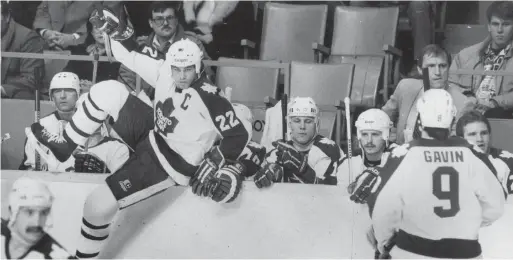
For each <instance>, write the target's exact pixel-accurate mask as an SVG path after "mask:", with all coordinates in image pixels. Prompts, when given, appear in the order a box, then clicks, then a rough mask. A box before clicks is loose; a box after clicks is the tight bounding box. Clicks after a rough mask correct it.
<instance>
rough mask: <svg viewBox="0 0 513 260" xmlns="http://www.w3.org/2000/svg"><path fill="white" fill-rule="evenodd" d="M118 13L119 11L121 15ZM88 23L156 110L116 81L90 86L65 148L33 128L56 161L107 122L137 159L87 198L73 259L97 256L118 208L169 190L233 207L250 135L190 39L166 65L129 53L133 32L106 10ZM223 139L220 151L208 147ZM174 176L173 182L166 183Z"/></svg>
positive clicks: (173, 47) (168, 56) (68, 130)
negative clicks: (149, 93)
mask: <svg viewBox="0 0 513 260" xmlns="http://www.w3.org/2000/svg"><path fill="white" fill-rule="evenodd" d="M122 13H123V12H122ZM90 21H91V23H92V24H93V25H94V26H96V27H97V28H99V29H100V31H102V32H105V33H106V34H107V35H109V38H110V40H111V45H112V52H113V54H114V56H115V58H116V60H118V61H120V62H121V63H123V64H124V65H125V66H126V67H127V68H129V69H131V70H132V71H134V72H135V73H137V74H139V75H140V76H141V77H142V78H143V79H144V80H145V81H146V82H148V83H149V84H150V85H152V86H154V87H155V102H154V104H155V105H154V109H152V108H150V107H149V106H148V105H146V104H145V103H144V102H143V101H141V100H140V99H138V98H137V97H135V96H133V95H131V94H130V93H129V92H128V91H127V89H126V87H125V86H124V85H123V84H121V83H119V82H117V81H103V82H100V83H98V84H96V85H94V86H93V87H92V88H91V90H90V92H89V93H88V96H87V99H85V101H84V104H83V106H82V107H81V108H79V110H78V111H77V112H76V114H75V115H74V116H73V118H72V120H71V122H70V123H69V124H68V125H66V128H65V131H64V134H63V136H64V140H65V141H64V142H60V143H57V142H54V141H53V140H51V139H48V138H46V137H45V136H44V135H43V134H42V133H43V131H44V128H43V127H42V126H41V125H38V124H35V125H34V126H33V127H32V131H33V133H34V135H35V136H36V137H37V138H38V140H39V141H40V142H41V143H42V144H44V145H45V146H47V147H48V148H50V150H52V152H53V153H54V154H55V156H56V158H57V159H59V160H60V161H65V160H67V159H68V158H69V157H70V156H71V153H72V151H73V150H74V149H75V148H76V147H77V146H78V145H81V146H83V145H84V143H85V140H86V139H87V137H88V136H89V135H90V134H91V133H93V132H94V131H95V130H96V129H98V127H99V126H100V124H101V123H102V122H103V121H104V120H105V119H106V118H107V116H110V118H111V120H112V122H113V124H112V127H113V129H114V130H115V131H116V133H118V135H119V136H120V137H121V138H122V140H123V141H124V142H125V143H127V144H128V145H129V146H130V147H134V150H135V151H134V154H132V155H131V156H130V158H129V159H128V161H127V162H126V163H125V164H124V165H123V166H122V167H121V168H120V169H119V170H118V171H116V172H115V173H113V174H111V175H110V176H109V177H107V179H106V183H105V184H102V185H99V187H98V188H97V189H96V190H94V191H93V192H92V193H91V194H90V195H89V196H88V197H87V199H86V202H85V205H84V215H83V219H82V223H83V224H82V228H81V234H82V235H81V237H80V239H79V241H78V244H77V252H76V256H77V257H79V258H92V257H96V256H98V255H99V254H100V251H101V248H102V247H103V244H104V243H105V241H106V239H107V237H108V235H109V233H110V229H109V226H110V223H111V221H112V220H113V218H114V216H115V215H116V213H117V212H118V209H123V208H126V207H128V206H130V205H133V204H134V203H138V202H140V201H141V200H144V199H147V198H149V197H151V196H153V195H155V194H157V193H159V192H162V191H164V190H165V189H167V188H168V187H170V186H174V185H176V184H178V185H190V186H192V190H193V192H194V193H195V194H197V195H200V196H205V197H210V198H212V199H213V200H214V201H216V202H220V203H226V202H231V201H233V200H234V199H235V198H236V196H237V195H238V193H239V190H240V187H241V185H242V182H241V178H242V177H241V176H242V174H243V173H242V172H243V166H241V164H240V163H238V161H237V159H238V157H239V156H240V154H241V153H242V150H243V149H244V147H245V146H246V144H247V143H248V141H249V134H248V132H247V130H246V129H245V128H244V126H243V125H242V124H241V122H240V120H239V119H238V118H237V116H236V115H235V112H234V111H233V108H232V106H231V104H230V102H229V101H228V100H227V99H225V98H224V97H221V96H220V95H219V92H220V90H219V88H217V87H215V86H213V85H212V84H210V83H209V82H208V79H207V78H206V77H205V73H202V71H203V65H202V52H201V51H200V49H199V47H198V46H197V45H196V44H195V43H193V42H192V41H190V40H180V41H177V42H175V43H174V44H173V45H171V47H170V48H169V50H168V52H167V53H166V59H165V60H156V59H154V58H152V57H150V56H147V55H145V54H141V53H137V52H135V51H133V50H134V49H135V47H136V45H135V42H133V41H131V39H129V38H130V36H132V34H133V29H131V28H129V27H126V25H125V24H124V23H123V22H121V23H120V22H119V21H124V19H123V17H121V18H120V19H118V18H117V17H115V16H114V15H113V14H112V12H109V11H108V10H102V9H100V10H95V11H94V12H93V14H92V15H91V20H90ZM218 139H221V141H220V143H219V145H217V146H214V145H213V144H214V143H215V142H216V141H217V140H218ZM170 177H171V178H170Z"/></svg>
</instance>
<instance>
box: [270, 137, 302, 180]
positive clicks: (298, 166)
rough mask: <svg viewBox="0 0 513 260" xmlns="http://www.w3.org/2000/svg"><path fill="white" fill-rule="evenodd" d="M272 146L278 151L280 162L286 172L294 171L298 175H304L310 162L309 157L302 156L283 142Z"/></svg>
mask: <svg viewBox="0 0 513 260" xmlns="http://www.w3.org/2000/svg"><path fill="white" fill-rule="evenodd" d="M272 145H273V146H274V147H276V149H277V150H278V152H277V155H278V161H279V163H280V164H281V165H283V168H284V170H288V171H292V172H294V173H296V174H301V173H304V171H305V170H306V167H307V162H308V156H307V155H302V154H301V152H299V151H298V150H296V148H294V147H293V146H292V145H289V144H287V143H285V142H282V141H276V142H273V143H272Z"/></svg>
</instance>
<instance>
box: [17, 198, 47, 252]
mask: <svg viewBox="0 0 513 260" xmlns="http://www.w3.org/2000/svg"><path fill="white" fill-rule="evenodd" d="M49 213H50V208H48V207H34V206H33V207H20V209H19V211H18V215H17V216H16V220H15V221H14V225H13V229H14V230H13V231H15V232H16V233H17V234H18V235H20V236H21V238H23V239H24V240H26V241H28V242H30V243H32V244H35V243H37V242H38V241H39V239H41V238H42V237H43V236H44V234H45V232H44V231H43V227H44V226H45V224H46V220H47V218H48V214H49Z"/></svg>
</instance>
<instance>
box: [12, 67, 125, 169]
mask: <svg viewBox="0 0 513 260" xmlns="http://www.w3.org/2000/svg"><path fill="white" fill-rule="evenodd" d="M79 93H80V86H79V79H78V76H77V75H76V74H74V73H71V72H60V73H57V74H56V75H55V76H54V77H53V78H52V82H51V83H50V97H51V99H52V100H53V102H54V104H55V107H56V110H55V112H53V113H52V114H50V115H48V116H45V117H43V118H41V120H40V121H39V123H40V124H41V125H43V126H45V128H46V129H48V133H47V134H48V135H51V136H53V137H54V138H56V139H64V136H63V132H64V127H65V126H66V124H67V123H68V122H69V121H71V117H72V116H73V115H74V114H75V111H76V108H77V107H79V108H81V109H85V108H83V107H80V105H79V104H80V103H81V102H79V101H78V96H79ZM85 97H86V96H84V98H85ZM77 101H78V102H77ZM25 132H26V133H27V141H26V142H25V156H24V158H23V162H22V163H21V165H20V167H19V169H20V170H35V154H36V152H37V153H38V154H39V155H40V158H41V162H40V163H41V168H40V169H37V170H43V171H51V172H67V171H78V170H77V168H78V169H81V172H90V171H88V170H82V169H84V167H83V166H84V165H77V161H79V162H83V159H84V158H80V160H78V159H77V158H79V157H87V156H86V155H83V154H82V153H78V154H75V155H74V156H71V157H70V158H69V159H68V160H67V161H65V162H63V163H61V162H60V161H58V160H57V159H56V158H55V156H54V155H53V154H52V153H51V152H49V151H48V150H47V149H46V148H43V146H41V145H40V144H39V143H38V141H37V140H36V139H35V137H34V136H33V135H32V132H31V131H30V127H28V130H27V131H25ZM87 146H88V149H89V150H88V152H89V154H94V155H95V156H96V157H97V158H98V159H99V160H101V161H102V163H103V165H106V168H105V167H101V169H96V170H98V171H96V173H102V172H103V170H104V168H105V170H106V172H108V171H110V172H113V171H115V170H117V169H118V168H119V167H121V166H122V165H123V164H124V163H125V161H126V160H127V159H128V156H129V150H128V147H127V146H126V145H125V144H123V143H121V142H120V141H118V140H116V139H113V138H109V137H104V136H102V134H101V132H100V131H99V132H95V133H94V134H93V135H92V136H90V137H89V139H88V142H87ZM100 164H101V163H100Z"/></svg>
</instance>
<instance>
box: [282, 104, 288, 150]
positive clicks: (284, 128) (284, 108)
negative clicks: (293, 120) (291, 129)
mask: <svg viewBox="0 0 513 260" xmlns="http://www.w3.org/2000/svg"><path fill="white" fill-rule="evenodd" d="M287 101H288V98H287V94H283V96H282V97H281V113H282V118H281V120H282V121H281V122H282V126H281V131H282V136H283V141H287Z"/></svg>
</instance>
